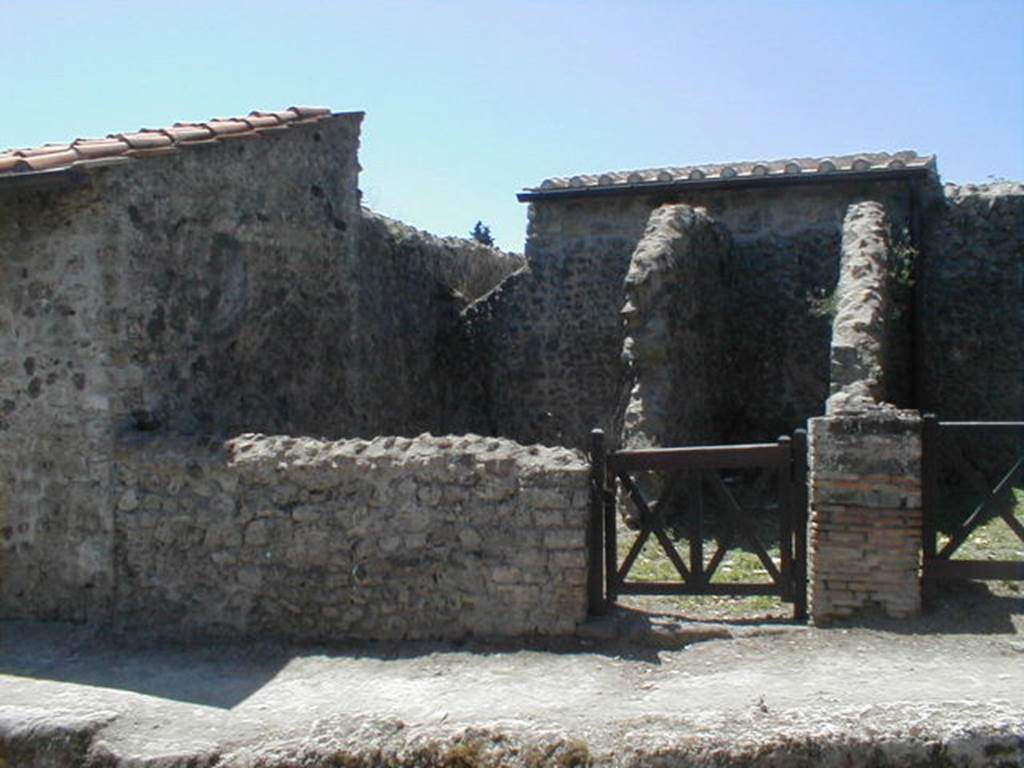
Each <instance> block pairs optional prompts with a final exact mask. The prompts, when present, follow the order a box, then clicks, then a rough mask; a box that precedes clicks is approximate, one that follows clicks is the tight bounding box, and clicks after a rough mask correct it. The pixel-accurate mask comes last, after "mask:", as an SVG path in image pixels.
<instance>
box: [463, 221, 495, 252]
mask: <svg viewBox="0 0 1024 768" xmlns="http://www.w3.org/2000/svg"><path fill="white" fill-rule="evenodd" d="M469 236H470V237H472V238H473V239H474V240H476V241H477V242H478V243H481V244H483V245H486V246H489V247H491V248H493V247H494V238H493V237H491V228H490V227H488V226H487V225H486V224H484V223H483V222H482V221H478V222H477V223H476V226H475V227H473V231H472V232H470V233H469Z"/></svg>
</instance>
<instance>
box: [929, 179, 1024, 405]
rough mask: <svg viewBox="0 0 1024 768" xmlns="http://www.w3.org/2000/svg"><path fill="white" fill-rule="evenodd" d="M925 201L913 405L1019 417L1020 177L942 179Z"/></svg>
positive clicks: (1023, 295)
mask: <svg viewBox="0 0 1024 768" xmlns="http://www.w3.org/2000/svg"><path fill="white" fill-rule="evenodd" d="M944 192H945V195H944V197H943V198H941V199H939V200H937V201H935V202H934V203H933V204H932V205H931V206H930V207H929V209H928V212H927V213H928V217H927V224H928V227H927V238H926V241H925V251H924V253H923V254H922V259H923V264H922V267H921V270H920V271H921V275H920V279H921V285H920V293H919V301H920V312H921V317H920V318H919V321H920V322H919V327H920V335H921V342H920V343H921V349H920V362H921V368H922V370H921V373H920V375H921V384H920V390H919V400H920V402H919V408H920V410H922V412H929V411H930V412H934V413H936V414H937V415H938V416H939V417H940V418H942V419H946V420H1018V421H1019V420H1024V311H1022V309H1021V307H1022V306H1024V185H1022V184H1019V183H1009V182H1002V183H995V184H986V185H977V186H975V185H968V186H955V185H946V187H945V189H944Z"/></svg>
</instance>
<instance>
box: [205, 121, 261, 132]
mask: <svg viewBox="0 0 1024 768" xmlns="http://www.w3.org/2000/svg"><path fill="white" fill-rule="evenodd" d="M204 125H206V127H207V128H209V129H210V130H211V131H213V133H214V135H215V136H226V135H228V134H231V133H244V132H245V131H251V130H252V128H251V127H249V125H248V124H246V122H245V121H244V120H234V119H231V118H225V117H219V118H217V119H216V120H210V121H209V122H207V123H205V124H204Z"/></svg>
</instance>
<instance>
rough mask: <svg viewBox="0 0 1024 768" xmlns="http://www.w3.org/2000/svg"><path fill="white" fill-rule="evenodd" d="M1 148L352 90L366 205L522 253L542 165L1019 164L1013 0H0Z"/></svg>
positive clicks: (998, 171) (969, 167)
mask: <svg viewBox="0 0 1024 768" xmlns="http://www.w3.org/2000/svg"><path fill="white" fill-rule="evenodd" d="M0 13H2V15H0V19H2V25H3V29H4V34H3V36H2V42H0V93H2V94H3V105H4V118H3V120H0V147H3V148H9V147H18V146H30V145H35V144H41V143H44V142H47V141H62V140H68V139H71V138H75V137H78V136H102V135H105V134H107V133H110V132H112V131H120V130H133V129H136V128H140V127H160V126H163V125H169V124H171V123H173V122H175V121H177V120H200V119H206V118H209V117H214V116H226V115H236V114H244V113H246V112H248V111H249V110H251V109H254V108H261V109H277V108H283V107H287V106H290V105H292V104H310V105H327V106H330V107H332V108H333V109H335V110H336V111H347V110H363V111H365V112H366V113H367V116H366V121H365V122H364V125H363V143H362V150H361V162H362V165H363V168H364V171H363V173H362V175H361V187H362V189H363V191H364V199H365V201H366V203H367V204H369V205H370V206H371V207H373V208H376V209H377V210H380V211H381V212H383V213H385V214H388V215H391V216H395V217H397V218H400V219H403V220H405V221H407V222H409V223H411V224H414V225H416V226H419V227H421V228H424V229H428V230H431V231H433V232H436V233H438V234H465V233H467V232H468V231H469V229H470V228H471V227H472V226H473V224H474V222H476V220H477V219H482V220H483V221H484V222H485V223H488V224H489V225H490V226H491V228H492V230H493V231H494V233H495V235H496V236H497V238H498V241H499V243H500V244H501V245H502V246H503V247H505V248H508V249H514V250H520V249H521V248H522V241H523V236H524V232H525V218H526V212H525V206H523V205H521V204H519V203H517V202H516V201H515V193H516V192H517V191H518V190H519V189H521V188H522V187H524V186H532V185H535V184H538V183H540V181H541V180H542V179H544V178H546V177H547V176H561V175H571V174H574V173H593V172H600V171H605V170H619V169H631V168H642V167H653V166H662V165H687V164H693V163H703V162H714V161H728V160H753V159H775V158H782V157H790V156H795V155H812V156H814V155H825V154H838V153H846V152H855V151H860V150H870V151H874V150H898V149H917V150H918V151H922V152H934V153H936V154H938V155H939V167H940V171H941V173H942V175H943V178H944V179H946V180H947V181H985V180H986V179H987V178H988V177H990V176H998V177H1005V178H1013V179H1024V1H1022V0H1009V1H1003V0H964V1H963V2H941V1H939V0H935V1H933V2H900V0H888V1H887V2H873V1H871V0H861V1H860V2H840V1H839V0H835V1H829V0H818V2H784V1H782V0H779V1H777V2H774V1H771V0H761V1H760V2H752V1H747V2H741V1H739V0H736V1H730V0H719V1H718V2H689V1H686V0H675V1H669V0H630V1H629V2H626V1H625V0H623V1H622V2H601V1H597V0H595V1H591V2H584V1H583V0H572V1H570V0H547V2H539V1H534V0H517V1H516V2H480V1H478V2H469V1H468V0H467V1H465V2H454V1H452V2H440V1H435V2H426V1H425V0H424V1H420V2H413V1H412V0H409V1H406V2H399V1H397V0H396V1H395V2H389V1H387V0H362V1H361V2H307V1H305V0H291V2H287V3H286V2H260V0H248V2H235V1H234V0H208V1H207V2H203V3H200V2H190V1H189V0H181V1H180V2H176V1H175V0H170V1H169V2H162V3H139V2H130V3H116V2H64V1H62V0H49V2H37V1H33V2H7V1H6V0H0Z"/></svg>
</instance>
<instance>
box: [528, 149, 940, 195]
mask: <svg viewBox="0 0 1024 768" xmlns="http://www.w3.org/2000/svg"><path fill="white" fill-rule="evenodd" d="M906 168H931V169H934V168H935V155H919V154H917V152H915V151H912V150H901V151H899V152H893V153H889V152H860V153H856V154H850V155H827V156H824V157H795V158H784V159H781V160H747V161H742V162H734V163H705V164H701V165H687V166H669V167H663V168H643V169H639V170H633V171H609V172H606V173H600V174H580V175H576V176H563V177H555V178H550V179H545V180H544V181H543V182H542V183H541V184H540V186H538V187H531V188H528V190H527V191H530V192H546V191H548V190H556V189H591V188H593V189H596V188H608V187H616V186H635V185H642V184H666V183H672V182H679V181H718V180H722V181H724V180H727V179H734V178H756V177H759V176H798V175H802V174H808V175H815V176H818V175H826V174H831V173H851V172H852V173H864V172H870V171H892V170H903V169H906Z"/></svg>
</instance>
